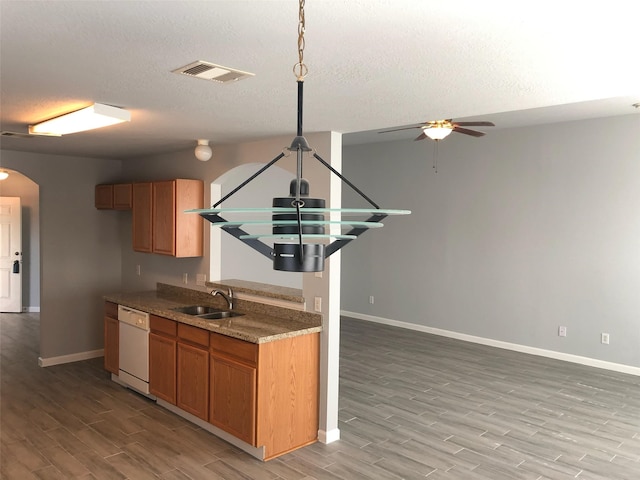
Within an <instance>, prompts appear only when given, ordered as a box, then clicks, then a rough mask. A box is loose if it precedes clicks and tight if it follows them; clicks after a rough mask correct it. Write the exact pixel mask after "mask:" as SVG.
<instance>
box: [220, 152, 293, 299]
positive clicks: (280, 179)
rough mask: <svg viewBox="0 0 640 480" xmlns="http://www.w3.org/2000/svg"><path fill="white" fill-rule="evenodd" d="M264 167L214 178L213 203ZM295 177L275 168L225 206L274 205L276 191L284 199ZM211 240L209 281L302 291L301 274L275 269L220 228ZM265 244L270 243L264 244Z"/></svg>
mask: <svg viewBox="0 0 640 480" xmlns="http://www.w3.org/2000/svg"><path fill="white" fill-rule="evenodd" d="M263 166H264V164H261V163H248V164H243V165H239V166H237V167H235V168H233V169H231V170H229V171H228V172H225V173H224V174H223V175H221V176H220V177H218V178H217V179H215V180H214V181H213V182H212V183H211V198H212V203H213V202H215V201H217V199H220V198H222V196H223V195H226V194H228V193H229V192H230V191H231V190H233V189H234V188H235V187H237V186H238V185H239V184H240V183H242V182H243V181H244V180H245V179H247V178H249V177H250V176H251V175H253V174H254V173H255V172H256V171H258V170H259V169H260V168H262V167H263ZM293 178H295V177H294V175H293V174H292V173H291V172H289V171H287V170H284V169H282V168H280V167H278V166H273V167H271V168H269V169H268V170H266V171H265V172H264V173H262V174H261V175H260V176H259V177H258V178H256V179H255V180H254V181H253V182H250V183H248V184H247V185H246V186H245V187H243V188H242V189H241V190H239V191H238V192H237V193H236V194H234V195H233V196H232V197H231V198H229V199H228V200H226V201H225V202H224V204H223V205H222V206H223V207H226V208H230V207H255V206H256V205H261V206H268V205H271V200H272V197H273V196H274V194H273V192H278V193H277V195H279V196H283V197H284V196H287V195H288V194H289V192H288V191H287V188H288V186H289V182H290V181H291V180H292V179H293ZM210 238H211V241H210V246H211V256H210V258H211V267H210V272H209V278H210V279H212V280H213V281H215V280H222V279H238V280H250V281H254V282H260V283H266V284H270V285H279V286H284V287H291V288H300V289H301V288H302V274H301V273H291V272H279V271H276V270H273V264H272V262H270V261H269V260H268V259H267V258H265V257H264V256H263V255H261V254H260V253H258V252H256V251H254V250H252V249H251V248H249V247H248V246H246V245H244V244H243V243H242V242H240V241H238V240H237V239H235V238H233V237H232V236H231V235H228V234H226V233H224V232H222V231H221V229H220V227H216V226H212V227H211V237H210ZM265 243H268V242H266V241H265ZM222 252H224V254H222Z"/></svg>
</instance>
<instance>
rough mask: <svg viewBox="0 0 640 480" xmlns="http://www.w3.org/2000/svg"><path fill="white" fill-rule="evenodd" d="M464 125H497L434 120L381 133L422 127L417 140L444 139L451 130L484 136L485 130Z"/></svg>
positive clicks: (473, 135) (492, 125)
mask: <svg viewBox="0 0 640 480" xmlns="http://www.w3.org/2000/svg"><path fill="white" fill-rule="evenodd" d="M464 127H495V125H494V124H493V123H492V122H454V121H453V120H451V119H449V120H432V121H429V122H425V123H422V124H420V125H416V126H414V127H404V128H394V129H393V130H385V131H383V132H379V133H389V132H397V131H399V130H411V129H414V128H421V129H422V133H421V134H420V135H418V137H416V139H415V140H424V139H425V138H427V137H429V138H430V139H431V140H436V141H438V140H442V139H443V138H445V137H446V136H448V135H449V134H450V133H451V132H458V133H464V134H465V135H471V136H472V137H482V136H483V135H484V132H479V131H477V130H470V129H468V128H464Z"/></svg>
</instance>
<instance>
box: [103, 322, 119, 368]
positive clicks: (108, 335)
mask: <svg viewBox="0 0 640 480" xmlns="http://www.w3.org/2000/svg"><path fill="white" fill-rule="evenodd" d="M118 329H119V325H118V320H117V319H115V318H111V317H104V369H105V370H107V371H109V372H111V373H115V374H116V375H117V374H118V368H119V362H118V358H119V350H118V342H119V330H118Z"/></svg>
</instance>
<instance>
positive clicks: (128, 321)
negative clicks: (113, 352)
mask: <svg viewBox="0 0 640 480" xmlns="http://www.w3.org/2000/svg"><path fill="white" fill-rule="evenodd" d="M118 320H119V322H120V324H119V327H120V328H119V345H118V350H119V359H118V360H119V362H120V367H119V370H120V371H119V373H118V377H119V380H120V382H121V383H124V384H125V385H127V386H130V387H132V388H133V389H134V390H137V391H139V392H141V393H144V394H148V393H149V314H148V313H146V312H141V311H140V310H135V309H133V308H129V307H125V306H123V305H118Z"/></svg>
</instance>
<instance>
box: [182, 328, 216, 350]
mask: <svg viewBox="0 0 640 480" xmlns="http://www.w3.org/2000/svg"><path fill="white" fill-rule="evenodd" d="M178 338H180V340H185V341H187V342H189V343H193V344H195V345H201V346H203V347H208V346H209V331H208V330H203V329H202V328H198V327H192V326H191V325H185V324H184V323H179V324H178Z"/></svg>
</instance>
